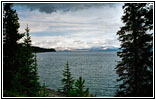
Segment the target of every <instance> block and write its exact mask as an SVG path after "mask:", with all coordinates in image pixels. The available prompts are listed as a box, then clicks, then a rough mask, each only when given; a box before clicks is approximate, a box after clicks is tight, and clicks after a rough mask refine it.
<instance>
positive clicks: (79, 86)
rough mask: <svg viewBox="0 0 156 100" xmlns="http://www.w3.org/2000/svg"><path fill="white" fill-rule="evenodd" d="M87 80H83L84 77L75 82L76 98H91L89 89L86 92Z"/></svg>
mask: <svg viewBox="0 0 156 100" xmlns="http://www.w3.org/2000/svg"><path fill="white" fill-rule="evenodd" d="M84 83H85V80H83V79H82V77H79V79H78V80H77V81H76V82H75V87H76V88H75V96H77V97H87V96H89V88H87V89H86V90H84V88H85V86H84Z"/></svg>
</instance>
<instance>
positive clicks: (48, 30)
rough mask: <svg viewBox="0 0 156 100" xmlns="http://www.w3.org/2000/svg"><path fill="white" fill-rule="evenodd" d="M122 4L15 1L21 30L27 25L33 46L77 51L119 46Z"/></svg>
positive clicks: (23, 30) (21, 31)
mask: <svg viewBox="0 0 156 100" xmlns="http://www.w3.org/2000/svg"><path fill="white" fill-rule="evenodd" d="M122 6H123V4H122V3H16V4H14V6H13V8H14V9H16V11H17V13H18V17H19V23H20V29H19V32H20V33H23V32H25V28H26V26H27V24H28V26H29V28H30V36H31V39H32V45H34V46H39V47H44V48H55V49H56V50H75V49H89V48H98V47H100V48H103V49H105V48H106V47H119V46H120V43H119V41H118V36H117V35H116V33H117V31H118V30H119V29H120V27H121V26H122V25H123V23H122V21H121V16H122V15H123V10H122Z"/></svg>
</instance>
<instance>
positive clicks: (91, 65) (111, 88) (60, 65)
mask: <svg viewBox="0 0 156 100" xmlns="http://www.w3.org/2000/svg"><path fill="white" fill-rule="evenodd" d="M67 61H68V62H69V66H70V68H71V70H70V71H71V74H72V77H73V78H74V79H78V77H79V76H82V78H83V79H85V86H86V87H87V88H89V91H90V93H91V94H94V95H96V96H97V97H112V96H114V95H115V92H116V89H117V88H116V85H117V82H116V79H117V77H118V76H117V74H116V70H115V69H114V68H115V66H116V64H117V62H116V61H119V57H117V55H116V52H114V51H110V52H108V51H103V52H46V53H37V63H38V74H39V77H40V80H39V81H40V83H41V84H43V83H45V84H46V86H47V87H48V88H50V89H55V90H58V89H59V88H61V87H62V83H61V79H62V78H63V75H62V74H63V70H64V67H65V65H66V63H67Z"/></svg>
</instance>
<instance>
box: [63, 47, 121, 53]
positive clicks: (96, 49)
mask: <svg viewBox="0 0 156 100" xmlns="http://www.w3.org/2000/svg"><path fill="white" fill-rule="evenodd" d="M118 50H119V48H117V47H113V46H105V47H92V48H86V49H74V50H61V51H66V52H67V51H69V52H70V51H118Z"/></svg>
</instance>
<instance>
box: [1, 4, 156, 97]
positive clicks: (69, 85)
mask: <svg viewBox="0 0 156 100" xmlns="http://www.w3.org/2000/svg"><path fill="white" fill-rule="evenodd" d="M3 8H4V11H3V96H4V97H41V96H47V94H46V87H45V85H43V86H41V85H40V83H39V81H38V80H39V77H38V73H37V59H36V53H33V52H34V51H33V50H34V49H33V48H32V46H31V37H30V35H29V32H30V29H29V27H28V26H27V27H26V29H25V33H19V32H18V29H19V27H20V24H19V22H18V20H19V18H18V15H17V13H16V10H14V9H12V4H11V3H5V4H4V6H3ZM123 10H124V14H123V16H122V18H121V19H122V21H123V23H124V26H123V27H121V28H120V30H119V31H118V32H117V35H118V36H119V38H118V39H119V41H120V42H121V48H120V51H119V52H118V53H117V55H118V56H119V57H120V58H121V61H118V64H117V66H116V72H117V74H118V75H119V79H117V81H120V83H121V84H120V85H119V86H118V90H117V93H116V95H115V96H119V97H152V96H153V4H152V3H126V4H124V6H123ZM20 39H23V42H22V43H19V42H18V41H19V40H20ZM63 76H64V78H63V79H62V83H63V87H62V88H61V89H60V90H59V92H60V93H63V94H64V95H65V96H67V97H68V96H73V97H87V96H90V93H89V89H88V88H85V86H84V83H85V80H83V79H82V77H79V79H77V80H76V81H75V82H74V80H73V78H72V76H71V72H70V68H69V64H68V62H67V64H66V67H65V69H64V71H63Z"/></svg>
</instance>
